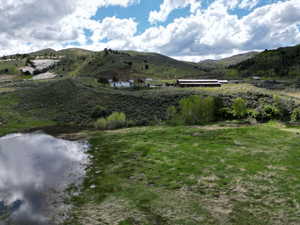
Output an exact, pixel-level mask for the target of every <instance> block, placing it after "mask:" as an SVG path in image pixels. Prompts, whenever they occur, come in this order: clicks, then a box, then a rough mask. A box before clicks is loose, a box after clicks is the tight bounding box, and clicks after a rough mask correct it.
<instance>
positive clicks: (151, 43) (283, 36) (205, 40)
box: [0, 0, 300, 61]
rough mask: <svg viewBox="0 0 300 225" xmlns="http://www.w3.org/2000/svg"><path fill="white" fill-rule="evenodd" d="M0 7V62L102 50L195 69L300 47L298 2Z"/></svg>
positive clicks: (172, 0)
mask: <svg viewBox="0 0 300 225" xmlns="http://www.w3.org/2000/svg"><path fill="white" fill-rule="evenodd" d="M0 1H1V7H0V20H1V21H2V23H1V24H0V55H4V54H11V53H15V52H30V51H34V50H38V49H42V48H54V49H61V48H67V47H81V48H87V49H91V50H99V51H100V50H102V49H104V48H106V47H107V48H112V49H119V50H125V49H126V50H127V49H130V50H136V51H145V52H147V51H151V52H158V53H162V54H165V55H168V56H171V57H175V58H179V59H184V60H191V61H198V60H200V59H206V58H214V59H215V58H222V57H227V56H230V55H234V54H238V53H242V52H247V51H253V50H264V49H270V48H277V47H281V46H287V45H295V44H299V43H300V13H299V12H300V0H64V1H61V0H30V1H23V0H15V1H3V0H0ZM36 5H39V10H36ZM28 43H30V44H28Z"/></svg>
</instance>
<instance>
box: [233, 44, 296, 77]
mask: <svg viewBox="0 0 300 225" xmlns="http://www.w3.org/2000/svg"><path fill="white" fill-rule="evenodd" d="M230 69H232V70H237V71H238V73H239V74H240V75H241V76H243V77H249V76H262V77H281V78H283V77H284V78H295V77H300V45H296V46H292V47H285V48H278V49H275V50H265V51H263V52H261V53H259V54H258V55H256V56H254V57H253V58H250V59H247V60H245V61H243V62H240V63H238V64H237V65H233V66H230Z"/></svg>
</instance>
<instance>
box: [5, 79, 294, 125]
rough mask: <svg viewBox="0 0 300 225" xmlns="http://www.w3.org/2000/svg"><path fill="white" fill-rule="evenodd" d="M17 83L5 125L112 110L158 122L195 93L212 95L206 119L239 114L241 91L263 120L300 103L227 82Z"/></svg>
mask: <svg viewBox="0 0 300 225" xmlns="http://www.w3.org/2000/svg"><path fill="white" fill-rule="evenodd" d="M14 88H15V91H11V92H7V93H2V94H1V95H0V102H3V103H2V104H1V109H0V112H1V113H0V118H1V121H3V122H2V127H3V128H4V127H11V126H12V125H14V124H15V123H16V124H18V125H19V126H21V125H22V126H25V124H26V121H27V120H28V121H37V122H40V121H46V122H47V123H48V122H51V123H54V124H61V125H70V126H79V127H94V123H95V121H96V120H97V119H99V118H103V117H108V116H109V115H110V114H112V113H113V112H123V113H125V115H126V117H127V120H128V122H129V124H130V125H131V126H132V125H151V124H160V123H162V122H164V121H166V119H167V117H168V115H167V109H168V107H170V106H175V107H179V104H180V100H181V99H183V98H185V97H188V96H191V95H197V96H202V97H206V96H212V97H213V98H214V112H215V115H210V116H211V117H212V118H213V119H209V120H205V122H211V121H220V120H224V119H234V118H236V117H234V116H233V113H232V109H231V108H232V107H231V106H232V103H233V101H234V99H236V98H238V97H241V98H243V99H244V100H245V104H246V106H247V109H253V110H256V111H255V112H258V114H257V115H261V117H259V116H256V118H257V120H259V121H267V120H270V119H274V118H275V119H277V118H278V119H281V120H285V121H289V120H290V119H291V114H292V112H293V110H294V109H295V108H297V105H298V103H297V99H295V101H293V100H291V99H290V98H288V97H285V96H281V97H279V98H274V97H273V94H272V93H268V92H264V91H263V90H262V89H258V88H257V89H255V88H253V90H252V89H249V91H247V90H244V89H241V90H239V89H236V90H235V91H232V92H229V91H228V92H227V90H226V88H225V89H211V88H199V89H180V88H165V89H157V90H151V89H148V90H147V89H146V90H137V91H134V90H131V89H128V90H126V89H125V90H124V89H112V88H106V87H103V86H102V85H100V84H98V82H97V81H96V80H94V79H61V80H53V81H39V82H33V81H28V82H20V83H18V84H15V85H14ZM232 89H233V90H234V88H232ZM225 90H226V91H225ZM250 90H251V91H250ZM267 106H268V107H267ZM274 107H275V108H276V110H277V109H279V110H280V116H279V115H278V117H275V116H274V115H273V111H272V109H273V108H274ZM270 110H271V111H270ZM276 115H277V114H276Z"/></svg>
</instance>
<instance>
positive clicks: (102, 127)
mask: <svg viewBox="0 0 300 225" xmlns="http://www.w3.org/2000/svg"><path fill="white" fill-rule="evenodd" d="M95 128H97V129H99V130H105V129H107V120H106V119H105V118H100V119H98V120H97V121H96V122H95Z"/></svg>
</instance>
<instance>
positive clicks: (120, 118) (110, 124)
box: [94, 112, 127, 130]
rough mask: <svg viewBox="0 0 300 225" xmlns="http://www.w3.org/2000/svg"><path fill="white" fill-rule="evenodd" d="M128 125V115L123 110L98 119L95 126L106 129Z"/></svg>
mask: <svg viewBox="0 0 300 225" xmlns="http://www.w3.org/2000/svg"><path fill="white" fill-rule="evenodd" d="M126 125H127V121H126V115H125V113H122V112H114V113H112V114H111V115H110V116H108V117H107V118H100V119H98V120H97V121H96V122H95V124H94V126H95V127H96V128H97V129H101V130H105V129H117V128H122V127H125V126H126Z"/></svg>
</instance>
